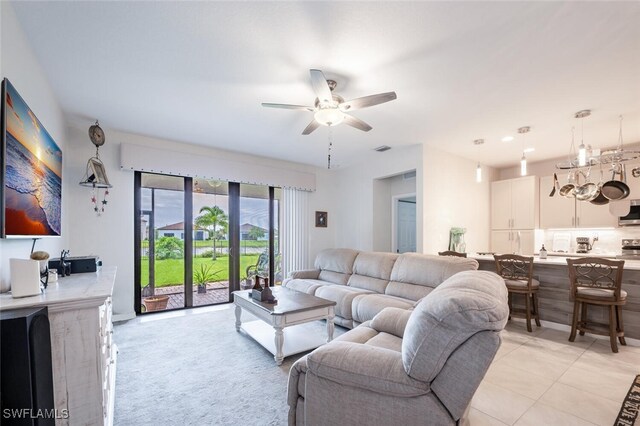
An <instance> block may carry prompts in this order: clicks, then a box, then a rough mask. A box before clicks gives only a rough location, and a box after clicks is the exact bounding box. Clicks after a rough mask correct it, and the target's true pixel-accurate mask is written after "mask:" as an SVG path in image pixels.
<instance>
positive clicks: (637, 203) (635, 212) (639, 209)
mask: <svg viewBox="0 0 640 426" xmlns="http://www.w3.org/2000/svg"><path fill="white" fill-rule="evenodd" d="M632 225H636V226H637V225H640V200H631V209H630V210H629V214H628V215H626V216H620V217H619V218H618V226H632Z"/></svg>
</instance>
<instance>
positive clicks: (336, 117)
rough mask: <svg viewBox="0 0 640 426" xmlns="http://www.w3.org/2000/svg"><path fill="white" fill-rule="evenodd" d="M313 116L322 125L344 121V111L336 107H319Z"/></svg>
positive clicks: (331, 124) (332, 124)
mask: <svg viewBox="0 0 640 426" xmlns="http://www.w3.org/2000/svg"><path fill="white" fill-rule="evenodd" d="M313 117H314V118H315V119H316V121H317V122H318V123H320V124H322V125H323V126H337V125H338V124H340V123H342V122H343V121H344V113H343V112H342V111H340V110H339V109H338V108H333V107H329V108H320V109H318V110H317V111H316V112H315V114H314V115H313Z"/></svg>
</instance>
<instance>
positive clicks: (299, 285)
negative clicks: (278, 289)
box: [282, 278, 331, 294]
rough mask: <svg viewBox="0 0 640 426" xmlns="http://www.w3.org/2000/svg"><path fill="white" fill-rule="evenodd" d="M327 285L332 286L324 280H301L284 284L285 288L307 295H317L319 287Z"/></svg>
mask: <svg viewBox="0 0 640 426" xmlns="http://www.w3.org/2000/svg"><path fill="white" fill-rule="evenodd" d="M326 285H331V283H329V282H327V281H322V280H306V279H300V278H294V279H290V280H288V281H286V282H283V283H282V286H283V287H286V288H289V289H291V290H296V291H299V292H302V293H307V294H315V292H316V290H317V289H318V288H319V287H323V286H326Z"/></svg>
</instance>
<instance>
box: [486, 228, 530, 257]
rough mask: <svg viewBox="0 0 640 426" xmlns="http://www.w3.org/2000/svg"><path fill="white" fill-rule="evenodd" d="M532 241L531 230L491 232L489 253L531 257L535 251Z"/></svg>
mask: <svg viewBox="0 0 640 426" xmlns="http://www.w3.org/2000/svg"><path fill="white" fill-rule="evenodd" d="M534 239H535V237H534V231H533V230H515V231H492V232H491V251H494V252H496V253H498V254H514V253H515V254H521V255H524V256H531V255H533V253H534V250H535V247H534Z"/></svg>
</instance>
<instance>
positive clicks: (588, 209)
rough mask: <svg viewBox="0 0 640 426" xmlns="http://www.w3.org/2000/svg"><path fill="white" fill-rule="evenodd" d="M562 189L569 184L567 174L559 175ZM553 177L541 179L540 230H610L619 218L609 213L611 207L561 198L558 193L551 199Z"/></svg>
mask: <svg viewBox="0 0 640 426" xmlns="http://www.w3.org/2000/svg"><path fill="white" fill-rule="evenodd" d="M558 181H559V182H560V187H562V186H563V185H565V184H566V183H567V174H559V175H558ZM552 187H553V176H544V177H541V178H540V188H541V190H540V228H542V229H549V228H610V227H615V226H616V225H617V223H618V218H617V217H615V216H613V215H611V214H610V213H609V206H608V205H605V206H596V205H594V204H591V203H589V202H588V201H577V200H576V199H575V198H566V197H563V196H561V195H560V194H559V193H558V191H556V194H555V195H554V196H553V197H549V193H548V192H547V189H548V190H549V191H551V188H552Z"/></svg>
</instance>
